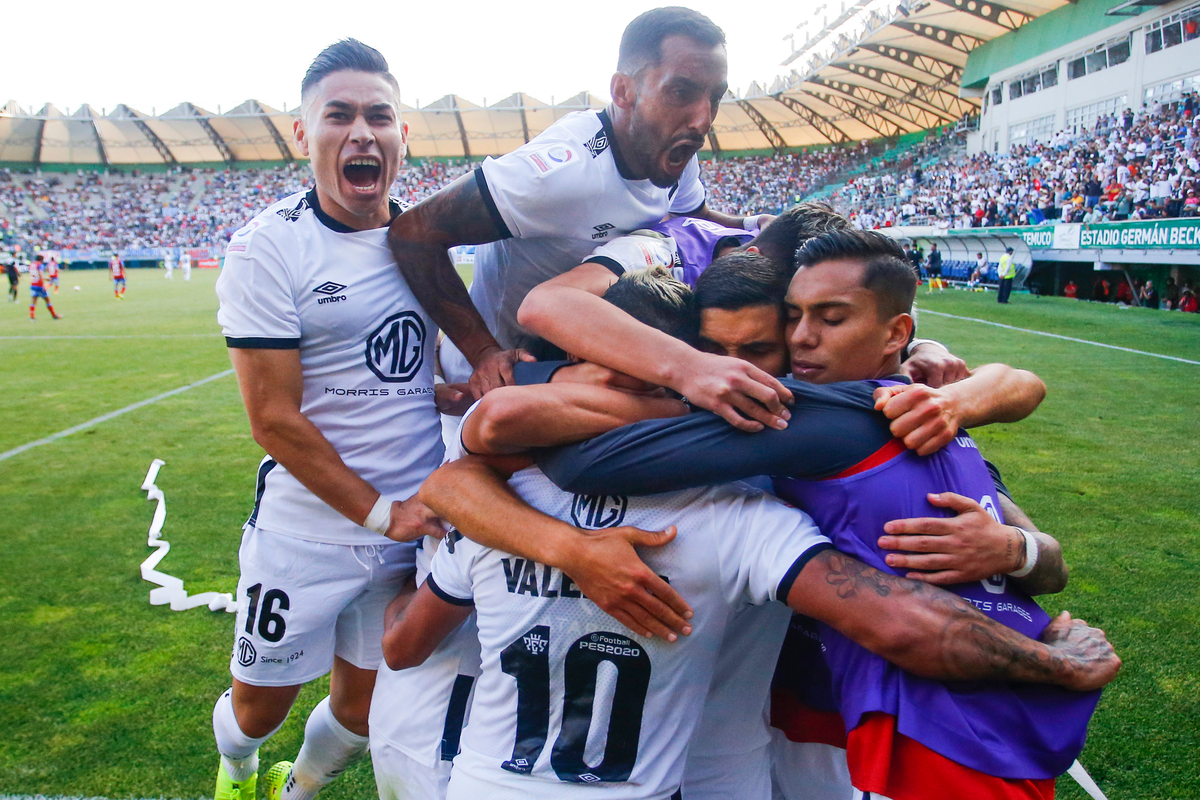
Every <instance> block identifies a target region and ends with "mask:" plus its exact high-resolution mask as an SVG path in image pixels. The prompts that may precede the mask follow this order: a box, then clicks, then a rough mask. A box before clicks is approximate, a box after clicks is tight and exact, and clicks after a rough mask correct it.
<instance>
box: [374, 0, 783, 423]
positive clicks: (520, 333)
mask: <svg viewBox="0 0 1200 800" xmlns="http://www.w3.org/2000/svg"><path fill="white" fill-rule="evenodd" d="M726 74H727V65H726V53H725V35H724V33H722V31H721V29H720V28H718V27H717V26H716V25H714V24H713V22H712V21H711V20H709V19H708V18H707V17H705V16H704V15H702V14H699V13H697V12H695V11H692V10H690V9H686V8H680V7H669V8H659V9H654V10H652V11H648V12H646V13H644V14H642V15H641V16H639V17H638V18H637V19H635V20H633V22H631V23H630V24H629V26H628V27H627V28H626V29H625V32H624V34H623V35H622V37H621V46H620V55H619V58H618V62H617V71H616V74H614V75H613V77H612V83H611V87H610V88H611V93H612V98H613V99H612V103H610V104H609V106H608V107H607V108H605V109H604V110H602V111H598V112H597V111H583V112H579V113H575V114H570V115H568V116H566V117H564V118H563V119H561V120H559V121H558V122H557V123H555V124H554V125H552V126H551V127H549V128H548V129H546V130H545V131H544V132H543V133H541V134H540V135H538V136H537V137H535V138H534V139H533V140H532V141H530V142H529V143H528V144H526V145H525V146H524V147H521V148H518V149H517V150H516V151H514V152H512V153H510V154H508V155H505V156H502V157H500V158H489V159H487V160H485V161H484V162H483V164H481V165H480V166H479V167H478V168H477V169H476V170H475V171H474V172H473V173H472V174H470V175H466V176H464V177H462V178H460V179H459V180H457V181H455V182H454V183H452V184H451V185H449V186H447V187H446V188H444V189H442V190H441V191H439V192H438V193H437V194H435V195H434V196H433V197H430V198H428V199H427V200H425V201H423V202H422V203H420V204H419V205H417V206H416V207H415V208H413V209H412V210H410V211H408V212H406V213H405V214H402V215H401V216H400V217H399V218H398V219H397V220H396V221H395V222H394V223H393V224H392V227H391V231H390V233H389V237H388V240H389V244H390V246H391V248H392V251H393V253H394V254H395V256H396V261H397V263H398V264H399V265H400V269H401V270H402V272H403V273H404V275H405V277H406V279H407V280H408V283H409V285H411V286H412V287H413V290H414V291H415V292H416V294H417V297H418V298H419V299H420V300H421V302H422V305H423V306H424V307H425V308H427V309H429V312H430V314H431V315H432V317H433V318H434V320H435V321H436V322H437V323H438V325H439V327H440V328H441V329H442V330H444V331H445V332H446V335H447V336H448V337H449V338H450V339H451V341H452V342H453V343H454V345H455V347H456V348H457V351H458V352H457V353H456V352H454V350H453V349H452V348H449V347H445V348H444V350H445V353H444V355H443V358H442V363H443V368H444V369H445V370H446V375H447V379H448V380H462V379H465V377H466V376H467V375H468V374H471V370H472V368H473V370H474V372H473V374H471V385H472V388H473V389H474V392H475V396H476V397H479V396H482V394H483V393H484V392H486V391H487V390H489V389H491V388H493V387H495V386H501V385H504V384H506V383H510V382H511V380H512V364H513V363H514V362H515V361H516V360H517V359H519V358H520V357H521V356H520V354H519V353H518V352H517V351H515V350H513V349H512V348H518V347H521V346H522V345H524V344H525V343H526V342H527V340H528V334H527V333H526V331H525V330H524V329H523V328H522V327H521V326H520V325H519V324H518V321H517V309H518V307H519V306H520V305H521V301H522V300H523V299H524V297H525V294H526V293H527V292H528V291H529V290H530V289H532V288H533V287H534V286H536V285H537V284H539V283H542V282H543V281H545V280H547V279H548V278H552V277H554V276H556V275H558V274H561V273H563V272H566V271H567V270H570V269H572V268H574V267H575V266H577V265H578V264H579V263H580V262H581V261H582V260H583V258H584V257H585V256H587V255H588V254H589V253H590V252H591V251H592V250H593V249H594V248H595V247H596V246H597V245H598V244H602V243H604V242H605V241H608V240H610V239H613V238H616V237H617V236H620V235H622V234H625V233H628V232H630V231H633V230H638V229H642V228H648V227H650V226H652V225H654V224H655V223H657V222H659V221H661V220H662V219H663V218H664V217H665V216H666V215H667V214H668V213H670V214H685V215H688V216H693V217H698V218H704V219H709V220H712V221H714V222H718V223H720V224H722V225H725V226H727V227H731V228H735V229H747V230H754V229H756V227H757V225H758V223H759V221H760V220H759V218H757V217H754V218H749V219H743V218H741V217H731V216H728V215H726V214H722V213H720V212H718V211H716V210H714V209H712V208H710V207H709V206H708V205H707V203H706V201H705V190H704V186H703V185H702V184H701V183H700V178H699V171H700V168H699V162H698V161H697V158H696V153H697V152H698V151H699V150H700V148H701V147H702V146H703V145H704V141H705V136H706V135H707V134H708V132H709V129H710V128H711V125H712V121H713V118H714V117H715V116H716V114H717V110H718V106H719V104H720V101H721V98H722V97H723V96H724V94H725V92H726V91H727V89H728V84H727V81H726ZM461 244H479V245H480V246H479V247H478V248H477V249H476V251H475V272H474V278H473V282H472V285H471V290H470V293H469V294H468V292H467V289H466V287H465V286H464V285H463V282H462V280H461V279H460V278H459V277H458V274H457V272H456V271H455V270H454V267H453V265H452V264H451V263H450V260H449V258H448V257H447V252H446V251H447V249H448V248H450V247H453V246H456V245H461ZM506 348H507V349H506ZM464 357H465V358H464ZM659 377H660V378H661V380H660V381H659V382H660V383H662V384H663V385H666V386H670V387H672V388H674V389H676V390H678V391H680V392H683V393H685V394H686V395H687V396H688V397H690V398H692V400H693V402H696V403H699V404H701V405H702V406H704V407H706V408H712V409H714V410H716V411H717V412H718V413H720V414H721V415H722V416H724V417H726V418H727V419H729V420H730V422H732V423H733V424H736V425H739V426H744V427H747V429H752V428H753V427H754V423H752V422H750V421H747V420H745V419H744V418H743V417H742V416H741V414H739V413H738V412H739V411H740V412H742V413H744V414H747V415H749V416H750V417H751V418H752V419H753V420H758V422H759V423H763V424H778V423H780V422H781V421H782V420H781V418H780V415H781V414H784V413H785V412H784V408H783V405H782V400H783V399H786V397H787V395H786V392H784V391H783V389H782V387H781V386H780V384H779V383H778V381H776V380H775V379H774V378H772V377H771V376H768V375H765V374H763V373H761V372H760V371H758V370H755V369H753V368H752V367H749V366H748V365H746V364H745V363H742V362H738V361H736V360H733V359H720V358H714V357H712V356H709V355H706V354H702V353H694V354H692V356H691V357H689V358H688V359H687V360H686V361H685V362H681V363H679V364H677V365H675V366H674V368H673V369H672V370H671V374H664V375H661V376H659Z"/></svg>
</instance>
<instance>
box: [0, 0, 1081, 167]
mask: <svg viewBox="0 0 1200 800" xmlns="http://www.w3.org/2000/svg"><path fill="white" fill-rule="evenodd" d="M1067 1H1068V0H1004V2H1003V3H998V2H984V0H903V2H901V3H900V4H899V5H894V4H887V3H886V2H885V3H883V4H880V2H879V0H855V2H854V4H853V5H851V6H849V7H843V10H842V13H841V15H840V16H839V17H837V18H836V19H834V20H833V21H832V23H831V24H826V25H825V26H824V28H823V29H822V30H821V31H819V32H818V33H817V34H815V35H813V36H810V37H809V39H808V41H807V42H805V44H804V45H802V46H801V47H800V48H799V49H797V50H795V51H794V52H793V54H792V56H791V57H790V58H789V59H788V61H787V62H785V63H787V64H791V63H794V62H796V61H800V60H803V59H807V61H806V63H805V64H804V65H803V66H802V67H799V68H793V70H792V72H791V74H790V75H787V76H784V77H780V78H777V79H776V80H775V82H774V83H773V84H772V85H771V86H770V87H768V88H764V87H762V86H760V85H758V84H756V83H753V84H751V85H750V87H749V89H748V90H747V91H746V92H745V93H744V94H743V95H742V96H740V97H739V96H734V95H733V94H732V93H730V94H729V95H727V96H726V98H725V99H724V100H723V101H722V103H721V106H720V111H719V113H718V115H717V118H716V120H715V121H714V123H713V127H712V132H711V133H710V134H709V137H708V146H707V149H708V150H711V151H715V152H730V151H747V150H775V151H780V150H784V149H788V148H796V147H806V146H813V145H826V144H844V143H848V142H854V141H859V140H862V139H874V138H878V137H881V136H882V137H889V138H890V137H896V136H900V135H902V134H905V133H912V132H915V131H921V130H927V129H929V128H935V127H938V126H940V125H944V124H947V123H952V122H955V121H957V120H959V119H961V118H962V117H964V116H966V115H969V114H972V113H974V112H975V111H976V110H977V109H978V104H979V101H978V96H979V94H980V91H979V90H977V89H972V90H965V91H964V90H961V89H960V82H961V79H962V75H963V68H964V67H965V66H966V63H967V56H968V54H969V53H970V52H971V51H972V50H974V49H975V48H977V47H979V46H980V45H982V44H984V43H985V42H987V41H989V40H991V39H994V38H996V37H998V36H1002V35H1003V34H1006V33H1008V32H1010V31H1013V30H1016V29H1017V28H1019V27H1021V26H1022V25H1024V24H1026V23H1027V22H1029V21H1031V20H1033V19H1035V18H1036V17H1038V16H1039V15H1041V14H1044V13H1046V12H1048V11H1052V10H1054V9H1055V8H1059V7H1061V6H1063V5H1065V4H1066V2H1067ZM603 105H604V100H603V99H601V98H599V97H596V96H595V95H591V94H588V93H586V92H585V93H581V94H579V95H576V96H575V97H572V98H571V99H569V100H567V101H565V102H561V103H555V104H548V103H543V102H541V101H539V100H537V99H535V98H532V97H530V96H528V95H525V94H520V93H518V94H514V95H512V96H511V97H508V98H505V99H504V100H501V101H500V102H499V103H495V104H493V105H489V106H478V105H475V104H474V103H471V102H470V101H468V100H465V99H463V98H461V97H458V96H457V95H447V96H446V97H443V98H442V99H440V100H438V101H436V102H434V103H430V104H429V105H426V106H424V107H422V108H419V109H417V108H410V107H407V106H405V107H404V108H403V112H404V118H405V119H406V120H407V121H408V123H409V126H410V135H409V151H410V153H411V154H412V155H413V156H416V157H421V158H425V157H431V156H432V157H458V158H461V157H464V156H486V155H500V154H502V153H507V152H510V151H511V150H513V149H515V148H516V147H519V146H520V145H521V144H523V143H524V142H527V141H529V139H530V138H532V137H534V136H536V135H537V134H539V133H540V132H542V131H543V130H545V129H546V128H547V127H549V126H550V125H551V124H552V123H553V122H554V121H556V120H557V119H559V118H560V117H562V116H564V115H566V114H569V113H571V112H573V111H579V110H582V109H586V108H600V107H602V106H603ZM294 116H295V110H294V109H293V110H292V111H281V110H278V109H275V108H271V107H270V106H266V105H264V104H262V103H259V102H258V101H256V100H247V101H246V102H244V103H242V104H241V105H239V106H238V107H236V108H234V109H233V110H231V111H228V112H225V113H219V114H215V113H212V112H210V111H206V110H204V109H202V108H199V107H197V106H195V105H193V104H191V103H182V104H180V105H178V106H176V107H175V108H173V109H171V110H170V111H167V112H166V113H164V114H159V115H148V114H144V113H142V112H139V111H136V110H134V109H132V108H129V107H128V106H125V105H120V106H117V107H116V108H115V109H113V110H112V111H106V112H97V111H96V109H95V108H93V107H91V106H87V105H85V106H81V107H80V108H79V109H77V110H76V111H74V112H73V113H71V114H65V113H63V112H62V111H60V110H59V109H57V108H55V107H54V106H52V105H47V106H45V107H43V108H42V109H41V110H40V111H38V112H36V113H31V112H29V111H27V110H25V109H22V108H21V107H19V106H17V105H16V104H15V103H12V102H10V103H8V104H7V105H6V106H4V107H3V108H2V109H0V163H5V164H15V165H29V166H35V165H50V164H78V165H96V166H100V165H130V166H159V167H161V166H163V165H174V164H219V163H226V164H231V163H236V162H250V163H254V162H260V163H261V162H264V161H266V162H270V161H294V160H297V159H299V158H301V156H300V153H299V152H298V151H297V150H296V146H295V144H294V143H293V141H292V121H293V119H294Z"/></svg>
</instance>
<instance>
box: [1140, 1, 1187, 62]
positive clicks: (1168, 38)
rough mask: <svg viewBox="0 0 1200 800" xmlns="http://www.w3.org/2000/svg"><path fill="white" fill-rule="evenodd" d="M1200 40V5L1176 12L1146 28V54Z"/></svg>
mask: <svg viewBox="0 0 1200 800" xmlns="http://www.w3.org/2000/svg"><path fill="white" fill-rule="evenodd" d="M1197 38H1200V3H1196V4H1195V5H1192V6H1189V7H1187V8H1185V9H1183V10H1182V11H1176V12H1175V13H1174V14H1171V15H1170V16H1167V17H1163V18H1162V19H1160V20H1155V21H1154V22H1152V23H1150V24H1149V25H1147V26H1146V52H1147V53H1157V52H1158V51H1159V50H1163V49H1166V48H1168V47H1174V46H1175V45H1177V44H1183V43H1184V42H1190V41H1192V40H1193V39H1197Z"/></svg>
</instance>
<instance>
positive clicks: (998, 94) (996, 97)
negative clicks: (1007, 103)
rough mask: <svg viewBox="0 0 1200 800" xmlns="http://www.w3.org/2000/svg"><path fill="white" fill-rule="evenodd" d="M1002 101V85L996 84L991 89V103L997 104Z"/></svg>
mask: <svg viewBox="0 0 1200 800" xmlns="http://www.w3.org/2000/svg"><path fill="white" fill-rule="evenodd" d="M1003 102H1004V87H1003V86H997V87H996V88H995V89H992V105H994V106H998V105H1000V104H1001V103H1003Z"/></svg>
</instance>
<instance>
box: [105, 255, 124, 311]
mask: <svg viewBox="0 0 1200 800" xmlns="http://www.w3.org/2000/svg"><path fill="white" fill-rule="evenodd" d="M108 274H109V276H110V277H111V278H112V282H113V295H115V296H116V298H117V299H118V300H124V299H125V262H123V261H122V260H121V257H120V256H119V255H117V254H116V253H113V254H112V255H111V256H110V257H109V259H108Z"/></svg>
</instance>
